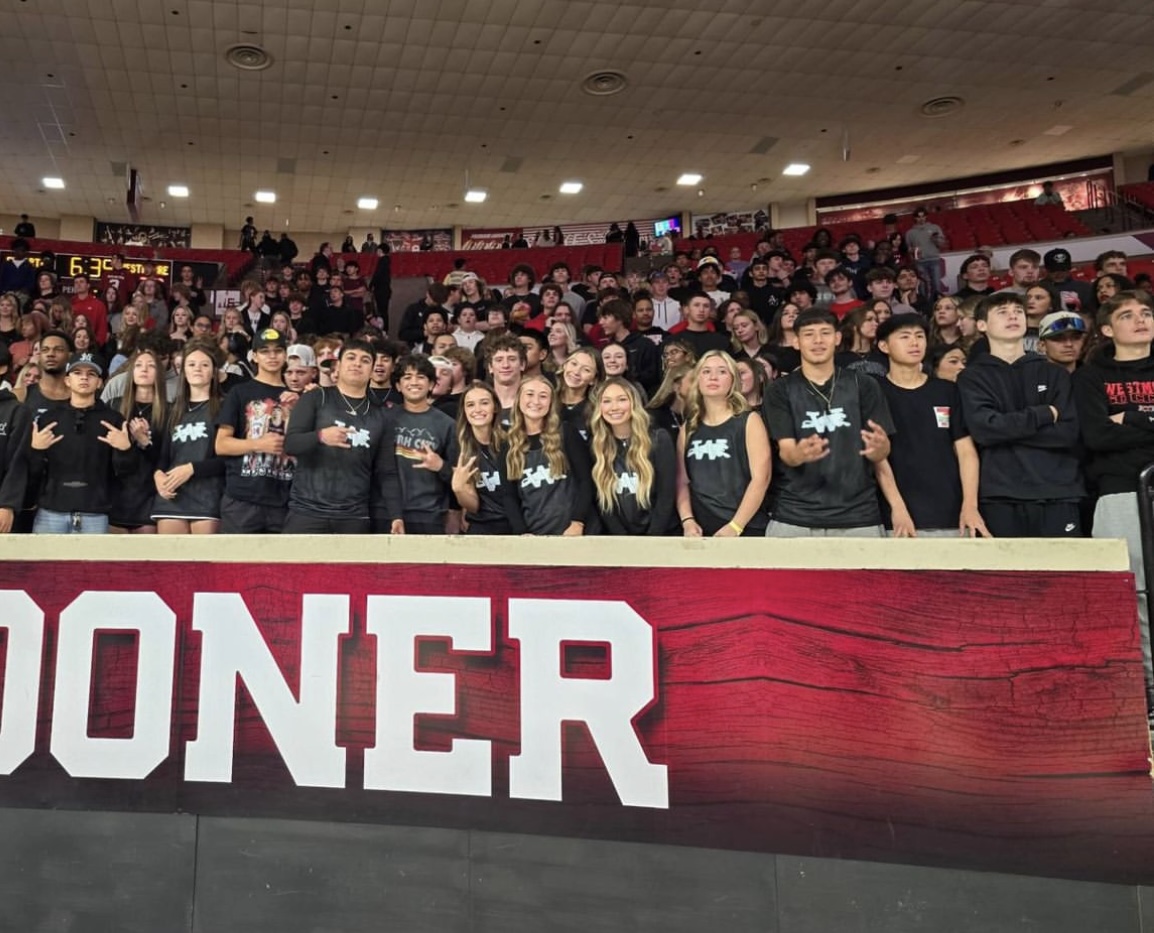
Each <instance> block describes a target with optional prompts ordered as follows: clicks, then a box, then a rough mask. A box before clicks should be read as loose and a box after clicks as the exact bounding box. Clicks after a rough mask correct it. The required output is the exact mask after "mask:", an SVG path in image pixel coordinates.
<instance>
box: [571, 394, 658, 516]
mask: <svg viewBox="0 0 1154 933" xmlns="http://www.w3.org/2000/svg"><path fill="white" fill-rule="evenodd" d="M589 432H590V446H591V447H592V450H593V491H594V493H595V494H596V499H597V508H598V511H599V512H600V514H601V523H602V525H603V527H604V529H605V530H606V531H607V532H608V533H609V534H612V535H649V536H655V535H671V534H676V532H677V522H676V521H675V520H674V518H673V501H674V495H675V491H676V486H677V459H676V455H675V454H674V451H673V441H672V440H670V437H669V433H668V432H667V431H662V430H661V429H660V428H655V427H654V426H653V425H652V424H650V421H649V415H648V414H647V413H646V411H645V409H644V407H643V406H642V404H641V395H640V393H639V392H638V391H637V387H636V386H635V385H634V384H633V383H632V382H629V381H628V380H627V379H622V378H621V377H619V376H613V377H611V378H609V379H606V380H605V381H604V382H603V383H601V385H599V386H598V387H597V391H596V392H595V393H594V394H593V400H592V405H591V407H590V416H589Z"/></svg>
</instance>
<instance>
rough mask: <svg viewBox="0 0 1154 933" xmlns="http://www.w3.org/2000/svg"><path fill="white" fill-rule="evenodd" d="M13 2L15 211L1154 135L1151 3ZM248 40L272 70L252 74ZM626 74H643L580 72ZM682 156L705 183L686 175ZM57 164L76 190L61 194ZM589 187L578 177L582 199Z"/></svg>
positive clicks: (547, 202) (900, 168)
mask: <svg viewBox="0 0 1154 933" xmlns="http://www.w3.org/2000/svg"><path fill="white" fill-rule="evenodd" d="M0 9H2V10H3V23H4V26H3V29H2V30H0V50H2V53H3V58H4V64H5V68H4V70H5V76H6V78H5V83H4V87H5V94H4V97H5V100H4V105H3V107H2V108H0V149H2V152H3V158H0V209H4V210H7V211H12V212H18V211H27V212H28V213H30V214H32V215H34V216H36V217H54V216H59V215H61V214H78V215H89V214H91V215H93V216H95V217H97V218H98V219H104V220H122V219H125V217H126V210H125V207H124V193H125V167H126V166H127V165H131V166H133V167H135V168H137V169H138V170H139V171H140V172H141V175H142V178H143V181H144V194H145V195H146V196H147V197H148V198H150V200H149V201H147V202H146V203H145V212H144V215H145V216H144V219H146V220H148V221H150V222H153V223H181V224H183V223H191V222H206V223H224V224H226V225H227V226H229V227H236V226H238V225H239V223H240V219H241V218H242V217H243V216H244V215H245V214H249V213H251V214H254V215H255V216H256V220H257V224H258V225H259V226H262V227H265V226H267V227H272V228H274V229H278V228H279V229H283V228H284V226H285V223H286V221H287V222H288V223H289V224H290V225H291V227H292V228H294V229H297V230H341V229H344V228H347V227H368V226H386V227H396V228H410V229H411V228H419V227H425V226H448V225H451V224H462V225H465V226H485V225H502V224H535V223H557V222H566V221H569V222H580V221H587V220H601V219H608V218H613V217H618V218H628V217H645V216H657V215H661V214H666V213H671V212H673V211H675V210H680V209H689V210H699V209H700V210H725V209H738V208H750V207H753V206H755V205H764V204H765V203H767V202H769V201H778V202H792V201H799V200H802V199H804V198H806V197H809V196H815V195H821V194H834V193H840V192H847V191H858V190H867V189H870V188H880V187H888V186H892V185H897V184H909V183H915V182H924V181H929V180H935V179H942V178H949V177H955V176H958V175H968V174H973V173H978V172H985V171H991V170H997V169H1007V168H1015V167H1022V166H1029V165H1033V164H1040V163H1047V162H1055V161H1060V160H1066V159H1073V158H1079V157H1083V156H1091V155H1101V154H1108V153H1111V152H1116V151H1127V150H1129V151H1134V150H1143V149H1149V148H1150V146H1151V144H1152V143H1154V108H1152V107H1151V104H1152V103H1154V66H1151V65H1150V64H1149V62H1148V60H1147V59H1148V54H1147V52H1146V51H1145V50H1147V49H1149V48H1151V47H1154V7H1152V6H1151V4H1150V3H1149V0H1103V2H1097V3H1090V2H1088V0H1008V2H1000V3H994V2H979V0H962V2H957V0H821V2H812V0H810V2H799V0H760V2H750V0H660V2H658V0H627V2H591V0H387V2H386V0H261V2H239V0H0ZM238 44H249V45H256V46H259V47H261V48H263V49H264V50H266V51H267V52H268V53H269V55H271V57H272V64H271V65H270V66H269V67H268V68H266V69H264V70H261V71H242V70H238V69H237V68H235V67H233V66H232V65H231V64H229V63H227V62H226V60H225V53H226V51H227V50H228V49H229V48H231V47H233V46H235V45H238ZM607 71H614V72H620V73H621V74H623V75H624V76H625V82H626V86H625V88H624V90H622V91H621V92H620V93H617V94H614V95H611V96H593V95H590V94H588V93H586V92H584V91H583V90H582V85H583V82H585V81H586V79H587V78H588V77H589V76H590V75H593V74H594V73H599V72H607ZM950 97H957V98H960V99H961V100H962V101H964V104H963V105H962V106H961V107H960V109H956V110H954V111H953V112H950V113H947V114H946V115H944V116H938V117H928V116H925V115H923V114H922V112H921V110H922V107H923V105H924V104H926V102H928V101H931V100H935V99H938V98H950ZM947 109H948V108H947ZM791 162H802V163H807V164H809V165H810V166H811V169H810V171H809V172H808V174H806V175H804V176H802V177H792V178H791V177H786V176H783V175H782V170H783V168H784V167H785V166H786V165H787V164H789V163H791ZM685 172H698V173H700V174H701V175H703V176H704V178H703V180H702V181H701V182H700V184H698V185H694V186H691V187H688V188H686V187H680V188H679V187H678V186H677V185H676V180H677V178H678V176H679V175H680V174H682V173H685ZM50 174H51V175H54V176H59V177H61V178H63V179H64V180H65V183H66V187H65V188H64V189H63V190H57V191H52V190H48V191H45V190H42V187H43V186H42V183H41V179H42V178H43V177H45V176H47V175H50ZM466 174H467V176H468V181H469V182H470V184H472V185H473V186H475V187H479V188H483V189H485V190H486V191H487V192H488V200H487V201H486V202H485V203H484V204H481V205H474V204H466V203H464V200H463V195H464V192H465V186H466ZM570 180H577V181H581V182H583V183H584V189H583V190H582V192H581V193H580V194H577V195H562V194H560V193H559V192H558V186H559V185H560V184H561V182H563V181H570ZM170 184H183V185H187V186H188V188H189V189H190V196H189V197H188V198H187V199H178V198H174V197H171V196H169V195H167V193H166V189H167V187H168V186H169V185H170ZM755 185H756V189H754V187H753V186H755ZM698 188H700V189H701V190H702V191H703V195H702V196H700V197H699V196H698V195H697V189H698ZM258 189H268V190H273V191H275V192H276V194H277V199H278V200H277V203H276V204H275V205H271V206H269V205H262V204H254V202H253V196H254V193H255V192H256V191H257V190H258ZM366 196H371V197H375V198H377V199H378V201H379V207H378V208H377V209H376V210H372V211H366V210H359V209H358V208H357V205H356V202H357V200H358V198H361V197H366ZM161 201H164V202H165V207H164V208H161V207H160V202H161ZM249 205H252V206H251V207H250V206H249Z"/></svg>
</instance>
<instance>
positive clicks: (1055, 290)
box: [1042, 249, 1096, 313]
mask: <svg viewBox="0 0 1154 933" xmlns="http://www.w3.org/2000/svg"><path fill="white" fill-rule="evenodd" d="M1042 264H1043V266H1044V267H1045V269H1046V278H1045V279H1044V280H1043V281H1042V284H1043V285H1045V286H1046V287H1047V288H1048V289H1049V290H1050V294H1051V295H1053V299H1054V300H1053V306H1054V308H1055V309H1060V310H1063V311H1077V312H1083V311H1084V312H1086V313H1090V312H1091V310H1092V309H1093V307H1094V306H1095V304H1096V301H1095V299H1094V286H1092V285H1091V284H1090V283H1089V282H1083V281H1081V280H1080V279H1075V278H1074V277H1073V276H1071V275H1070V270H1071V269H1072V268H1073V266H1074V264H1073V261H1072V260H1071V258H1070V253H1069V251H1067V250H1064V249H1052V250H1050V251H1049V252H1047V253H1046V255H1045V256H1043V257H1042Z"/></svg>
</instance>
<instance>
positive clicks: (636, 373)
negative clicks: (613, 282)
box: [597, 298, 661, 393]
mask: <svg viewBox="0 0 1154 933" xmlns="http://www.w3.org/2000/svg"><path fill="white" fill-rule="evenodd" d="M597 314H598V317H597V322H598V324H599V325H600V326H601V332H602V333H603V334H604V335H605V336H606V337H607V338H609V340H610V341H616V342H617V343H620V344H621V346H622V347H623V348H624V350H625V353H626V355H627V357H628V361H629V362H628V368H629V372H630V373H631V375H632V377H633V379H634V380H636V381H637V382H638V383H639V384H640V385H641V387H642V388H643V389H644V390H645V391H646V393H652V392H654V391H655V390H656V389H657V387H658V385H660V383H661V353H660V351H658V349H657V346H656V344H654V343H653V341H652V340H650V339H649V338H648V337H645V336H642V335H641V334H638V333H636V332H635V331H633V329H632V327H633V309H632V308H630V306H629V304H628V303H627V302H625V301H623V300H621V299H619V298H618V299H614V300H611V301H607V302H605V303H604V304H602V305H600V306H599V307H598V309H597Z"/></svg>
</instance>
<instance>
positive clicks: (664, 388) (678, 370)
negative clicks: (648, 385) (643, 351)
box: [645, 363, 693, 409]
mask: <svg viewBox="0 0 1154 933" xmlns="http://www.w3.org/2000/svg"><path fill="white" fill-rule="evenodd" d="M691 372H693V364H692V363H678V364H677V365H676V366H670V367H669V368H668V369H667V370H665V377H664V378H663V379H662V380H661V385H660V386H658V387H657V391H656V392H654V393H653V398H651V399H650V400H649V404H648V405H646V406H645V407H646V408H649V409H657V408H664V407H665V406H666V405H672V404H673V401H674V399H676V398H677V387H678V386H679V385H681V380H682V379H684V378H685V377H686V376H688V375H689V374H690V373H691Z"/></svg>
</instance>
